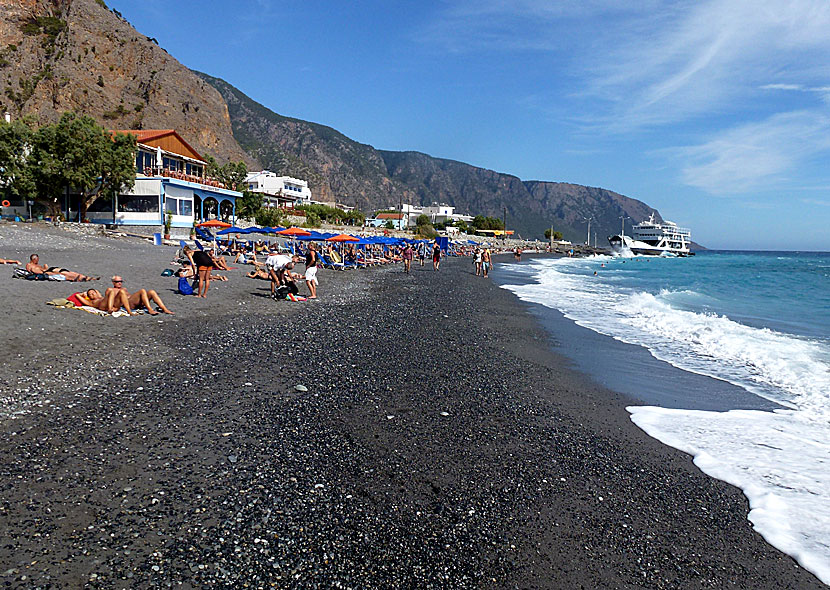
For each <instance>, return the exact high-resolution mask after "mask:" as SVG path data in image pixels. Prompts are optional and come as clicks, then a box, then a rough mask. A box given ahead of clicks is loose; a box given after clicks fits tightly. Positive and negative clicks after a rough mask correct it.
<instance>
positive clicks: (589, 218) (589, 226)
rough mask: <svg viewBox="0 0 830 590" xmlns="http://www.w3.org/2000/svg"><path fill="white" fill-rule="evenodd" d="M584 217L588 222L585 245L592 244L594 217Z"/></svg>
mask: <svg viewBox="0 0 830 590" xmlns="http://www.w3.org/2000/svg"><path fill="white" fill-rule="evenodd" d="M582 219H583V220H585V221H587V222H588V236H587V238H586V240H585V245H586V246H590V245H591V220H592V219H593V217H583V218H582Z"/></svg>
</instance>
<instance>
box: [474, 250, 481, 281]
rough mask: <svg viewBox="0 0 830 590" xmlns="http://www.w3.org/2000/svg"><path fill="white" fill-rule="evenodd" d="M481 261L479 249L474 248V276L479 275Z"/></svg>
mask: <svg viewBox="0 0 830 590" xmlns="http://www.w3.org/2000/svg"><path fill="white" fill-rule="evenodd" d="M481 261H482V258H481V250H479V249H478V248H476V249H475V252H473V265H475V267H476V276H477V277H478V276H481Z"/></svg>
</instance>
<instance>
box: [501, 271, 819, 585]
mask: <svg viewBox="0 0 830 590" xmlns="http://www.w3.org/2000/svg"><path fill="white" fill-rule="evenodd" d="M584 264H586V263H585V262H584V261H578V260H568V259H564V260H559V261H544V262H541V263H537V264H536V266H535V267H534V270H535V279H536V281H537V282H536V283H533V284H528V285H510V286H506V288H508V289H510V290H511V291H513V292H514V293H516V294H517V295H518V296H519V297H520V298H521V299H524V300H526V301H530V302H534V303H539V304H542V305H545V306H547V307H552V308H556V309H558V310H560V311H561V312H562V313H564V314H565V316H566V317H568V318H570V319H572V320H574V321H575V322H576V323H578V324H579V325H582V326H584V327H587V328H590V329H592V330H594V331H597V332H600V333H602V334H606V335H609V336H612V337H614V338H616V339H618V340H622V341H625V342H628V343H632V344H639V345H641V346H644V347H646V348H647V349H648V350H649V351H650V352H651V354H652V355H654V356H655V357H656V358H659V359H661V360H664V361H667V362H669V363H671V364H673V365H675V366H677V367H680V368H682V369H685V370H688V371H693V372H696V373H700V374H704V375H709V376H712V377H715V378H718V379H723V380H726V381H729V382H731V383H734V384H736V385H739V386H742V387H744V388H745V389H747V390H749V391H752V392H754V393H757V394H759V395H762V396H764V397H766V398H768V399H772V400H774V401H777V402H778V403H780V404H782V405H784V406H786V407H787V408H788V409H785V410H779V411H776V412H763V411H749V410H740V411H731V412H704V411H692V410H669V409H664V408H654V407H631V408H629V411H630V412H631V414H632V420H633V421H634V422H635V423H636V424H637V425H638V426H639V427H641V428H642V429H643V430H644V431H646V432H647V433H648V434H649V435H650V436H653V437H655V438H657V439H658V440H660V441H662V442H664V443H665V444H668V445H670V446H673V447H676V448H678V449H682V450H683V451H685V452H688V453H690V454H691V455H693V456H694V457H695V464H696V465H697V466H698V467H699V468H700V469H701V470H703V471H704V472H705V473H707V474H709V475H711V476H713V477H716V478H718V479H722V480H724V481H727V482H729V483H731V484H733V485H736V486H738V487H740V488H741V489H742V490H743V491H744V493H745V494H746V496H747V497H748V498H749V500H750V505H751V512H750V515H749V518H750V520H751V522H752V523H753V526H754V527H755V528H756V530H758V532H759V533H760V534H761V535H763V536H764V538H766V539H767V541H769V542H770V543H771V544H772V545H774V546H776V547H778V548H779V549H781V550H782V551H784V552H786V553H788V554H790V555H792V556H793V557H794V558H796V559H797V560H798V561H799V563H801V565H802V566H804V567H805V568H807V569H809V570H810V571H812V572H813V573H815V574H816V575H817V576H818V577H819V578H820V579H821V580H822V581H824V582H826V583H828V584H830V445H829V444H828V441H830V347H828V344H827V342H826V341H825V342H818V341H812V340H809V339H805V338H798V337H795V336H792V335H789V334H783V333H780V332H776V331H774V330H769V329H761V328H754V327H750V326H745V325H743V324H740V323H738V322H735V321H733V320H731V319H729V318H728V317H725V316H720V315H716V314H706V313H698V312H693V311H687V310H683V309H678V308H677V307H675V306H685V304H688V303H690V302H693V301H695V302H696V304H695V305H694V307H699V306H700V303H701V301H700V300H701V299H705V298H704V297H703V296H702V295H699V294H697V293H695V292H694V291H671V290H668V289H664V290H662V291H660V292H659V293H658V294H657V295H653V294H650V293H645V292H633V291H630V290H625V289H622V288H620V286H619V282H618V281H615V280H613V276H614V275H613V274H611V273H609V274H608V275H607V276H603V277H602V278H597V277H592V276H590V274H585V273H574V272H567V271H568V270H570V269H568V266H570V265H576V266H577V267H578V266H579V265H584ZM594 264H595V263H594ZM525 268H527V266H525ZM619 272H620V271H618V270H615V271H614V274H617V273H619ZM696 300H697V301H696ZM690 394H693V392H691V393H690Z"/></svg>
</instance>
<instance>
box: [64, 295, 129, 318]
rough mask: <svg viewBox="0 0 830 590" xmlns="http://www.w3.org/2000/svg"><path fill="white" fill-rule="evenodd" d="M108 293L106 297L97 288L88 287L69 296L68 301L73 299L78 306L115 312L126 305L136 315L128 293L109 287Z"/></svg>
mask: <svg viewBox="0 0 830 590" xmlns="http://www.w3.org/2000/svg"><path fill="white" fill-rule="evenodd" d="M107 291H108V294H107V296H106V297H105V296H104V295H101V293H100V292H99V291H98V290H97V289H88V290H86V291H84V292H81V293H73V294H72V295H70V296H69V297H67V298H66V299H67V301H71V302H72V303H73V304H74V305H75V306H76V307H82V306H87V307H94V308H95V309H100V310H101V311H105V312H107V313H114V312H116V311H118V310H119V309H121V307H124V308H125V309H126V310H127V311H128V312H129V314H130V315H135V312H133V311H132V310H131V309H130V302H129V300H128V298H127V295H126V294H125V293H123V292H120V291H116V290H115V289H108V290H107Z"/></svg>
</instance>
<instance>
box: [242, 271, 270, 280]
mask: <svg viewBox="0 0 830 590" xmlns="http://www.w3.org/2000/svg"><path fill="white" fill-rule="evenodd" d="M245 276H246V277H248V278H249V279H262V280H264V281H268V280H270V279H271V277H270V276H269V275H268V271H267V270H265V269H264V268H255V269H254V270H252V271H251V272H249V273H248V274H246V275H245Z"/></svg>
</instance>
